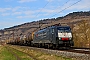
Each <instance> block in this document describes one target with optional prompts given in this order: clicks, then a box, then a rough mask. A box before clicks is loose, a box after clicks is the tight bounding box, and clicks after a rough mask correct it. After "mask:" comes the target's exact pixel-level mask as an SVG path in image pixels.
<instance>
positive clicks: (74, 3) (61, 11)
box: [51, 0, 81, 17]
mask: <svg viewBox="0 0 90 60" xmlns="http://www.w3.org/2000/svg"><path fill="white" fill-rule="evenodd" d="M80 1H81V0H79V1H77V2H75V3H73V4H72V5H70V6H68V7H66V8H64V9H63V10H61V11H59V12H57V13H56V14H54V15H53V16H51V17H54V16H55V15H57V14H58V13H61V12H62V11H64V10H66V9H68V8H70V7H72V6H73V5H75V4H77V3H79V2H80Z"/></svg>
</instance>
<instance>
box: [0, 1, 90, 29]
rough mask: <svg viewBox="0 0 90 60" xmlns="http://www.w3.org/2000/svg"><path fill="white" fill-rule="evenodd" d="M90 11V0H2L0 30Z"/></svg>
mask: <svg viewBox="0 0 90 60" xmlns="http://www.w3.org/2000/svg"><path fill="white" fill-rule="evenodd" d="M77 11H90V0H0V29H4V28H9V27H13V26H16V25H20V24H23V23H27V22H32V21H38V20H43V19H48V18H49V19H50V18H57V17H62V16H65V15H67V14H69V13H72V12H77Z"/></svg>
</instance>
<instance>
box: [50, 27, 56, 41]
mask: <svg viewBox="0 0 90 60" xmlns="http://www.w3.org/2000/svg"><path fill="white" fill-rule="evenodd" d="M51 40H52V42H53V43H54V42H55V31H54V28H52V29H51Z"/></svg>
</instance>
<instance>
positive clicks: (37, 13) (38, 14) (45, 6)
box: [35, 2, 49, 18]
mask: <svg viewBox="0 0 90 60" xmlns="http://www.w3.org/2000/svg"><path fill="white" fill-rule="evenodd" d="M48 4H49V2H47V3H46V4H45V6H43V8H42V9H41V10H40V11H39V12H38V13H37V15H36V16H35V18H36V17H37V16H38V15H39V14H40V12H42V10H43V9H44V8H45V7H46V6H47V5H48Z"/></svg>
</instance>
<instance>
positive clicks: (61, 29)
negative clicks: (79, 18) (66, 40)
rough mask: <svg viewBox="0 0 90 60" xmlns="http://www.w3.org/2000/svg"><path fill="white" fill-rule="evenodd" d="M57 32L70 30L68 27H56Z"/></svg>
mask: <svg viewBox="0 0 90 60" xmlns="http://www.w3.org/2000/svg"><path fill="white" fill-rule="evenodd" d="M57 29H58V32H60V33H61V32H71V29H70V27H58V28H57Z"/></svg>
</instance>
